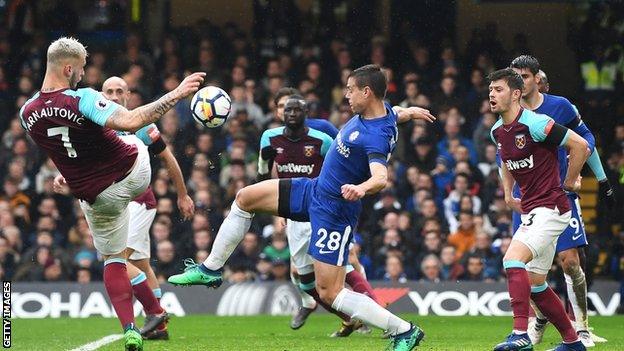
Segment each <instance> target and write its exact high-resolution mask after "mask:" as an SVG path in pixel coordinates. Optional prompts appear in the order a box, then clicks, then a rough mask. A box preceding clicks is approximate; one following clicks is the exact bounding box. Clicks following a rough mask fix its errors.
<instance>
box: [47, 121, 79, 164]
mask: <svg viewBox="0 0 624 351" xmlns="http://www.w3.org/2000/svg"><path fill="white" fill-rule="evenodd" d="M57 135H60V136H61V141H62V142H63V146H65V149H67V156H69V157H70V158H76V157H78V154H77V153H76V149H74V146H73V145H72V143H71V142H70V141H69V127H54V128H50V129H48V136H49V137H53V136H57Z"/></svg>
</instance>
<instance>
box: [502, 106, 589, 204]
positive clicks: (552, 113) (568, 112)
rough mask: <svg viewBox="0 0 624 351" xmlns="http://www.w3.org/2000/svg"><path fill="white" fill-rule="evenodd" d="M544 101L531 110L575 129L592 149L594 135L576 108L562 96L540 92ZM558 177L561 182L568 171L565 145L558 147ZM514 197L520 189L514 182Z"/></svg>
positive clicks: (517, 195) (518, 195) (518, 194)
mask: <svg viewBox="0 0 624 351" xmlns="http://www.w3.org/2000/svg"><path fill="white" fill-rule="evenodd" d="M542 95H543V96H544V101H543V102H542V104H541V105H540V106H539V107H538V108H536V109H535V110H533V111H534V112H536V113H539V114H543V115H547V116H549V117H551V118H552V119H554V120H555V123H557V124H560V125H562V126H565V127H568V128H569V129H571V130H573V131H575V132H576V133H577V134H579V135H580V136H582V137H583V138H585V140H587V141H588V143H589V147H590V150H593V149H594V143H595V141H594V137H593V135H592V134H591V132H590V131H589V129H587V126H586V125H585V124H584V123H583V121H582V120H581V119H580V116H579V114H578V110H577V109H576V107H575V106H574V105H572V103H570V101H569V100H568V99H566V98H564V97H563V96H557V95H550V94H542ZM558 158H559V177H560V179H561V182H563V181H564V179H565V177H566V174H567V173H568V151H567V150H566V149H565V147H559V150H558ZM513 194H514V196H515V197H520V189H519V188H518V185H517V184H516V185H515V186H514V189H513Z"/></svg>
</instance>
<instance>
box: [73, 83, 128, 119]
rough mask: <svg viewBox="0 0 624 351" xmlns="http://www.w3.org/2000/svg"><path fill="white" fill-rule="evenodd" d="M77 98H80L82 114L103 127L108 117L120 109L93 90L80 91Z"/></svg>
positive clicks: (79, 107) (79, 106)
mask: <svg viewBox="0 0 624 351" xmlns="http://www.w3.org/2000/svg"><path fill="white" fill-rule="evenodd" d="M76 96H77V97H79V98H80V100H79V101H78V110H80V113H82V114H83V115H84V116H85V117H86V118H87V119H89V120H91V121H92V122H94V123H96V124H99V125H101V126H104V125H105V124H106V121H107V120H108V117H110V116H111V115H112V114H113V112H115V111H116V110H117V109H118V108H119V105H118V104H116V103H114V102H112V101H110V100H108V99H107V98H105V97H104V95H102V94H101V93H100V92H98V91H96V90H93V89H91V88H84V89H78V91H77V94H76Z"/></svg>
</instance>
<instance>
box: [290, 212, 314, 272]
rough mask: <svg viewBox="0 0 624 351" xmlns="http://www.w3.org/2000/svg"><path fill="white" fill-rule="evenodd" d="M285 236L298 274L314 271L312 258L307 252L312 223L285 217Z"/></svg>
mask: <svg viewBox="0 0 624 351" xmlns="http://www.w3.org/2000/svg"><path fill="white" fill-rule="evenodd" d="M286 237H287V238H288V248H289V250H290V257H291V259H292V262H293V265H294V266H295V268H296V269H297V272H298V273H299V275H303V274H308V273H312V272H314V260H313V259H312V256H310V255H309V254H308V247H309V246H310V238H311V237H312V225H311V224H310V222H297V221H293V220H291V219H286Z"/></svg>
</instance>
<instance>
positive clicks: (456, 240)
mask: <svg viewBox="0 0 624 351" xmlns="http://www.w3.org/2000/svg"><path fill="white" fill-rule="evenodd" d="M475 242H476V233H475V228H474V219H473V214H472V213H471V212H462V213H460V214H459V226H458V227H457V231H456V232H454V233H453V234H451V235H450V236H449V237H448V243H449V244H451V245H453V246H454V247H455V249H456V250H457V253H456V257H457V258H458V259H460V258H461V257H462V256H463V255H464V253H466V252H468V251H470V250H471V249H472V248H473V247H474V245H475Z"/></svg>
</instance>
